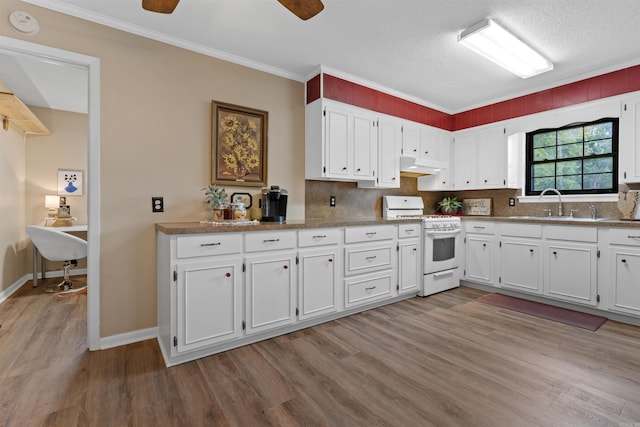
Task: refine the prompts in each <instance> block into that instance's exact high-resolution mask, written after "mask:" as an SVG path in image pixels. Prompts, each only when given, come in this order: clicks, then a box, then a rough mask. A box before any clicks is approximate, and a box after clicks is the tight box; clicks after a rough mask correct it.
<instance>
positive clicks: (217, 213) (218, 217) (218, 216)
mask: <svg viewBox="0 0 640 427" xmlns="http://www.w3.org/2000/svg"><path fill="white" fill-rule="evenodd" d="M212 219H213V220H214V221H222V220H224V208H223V207H219V208H213V218H212Z"/></svg>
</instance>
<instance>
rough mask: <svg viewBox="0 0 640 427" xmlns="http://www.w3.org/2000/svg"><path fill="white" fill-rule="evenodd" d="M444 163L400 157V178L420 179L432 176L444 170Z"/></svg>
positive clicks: (445, 165)
mask: <svg viewBox="0 0 640 427" xmlns="http://www.w3.org/2000/svg"><path fill="white" fill-rule="evenodd" d="M447 166H448V164H447V163H446V162H439V161H437V160H428V159H418V158H416V157H411V156H401V157H400V176H409V177H415V178H417V177H420V176H425V175H433V174H436V173H438V172H440V171H441V170H443V169H446V168H447Z"/></svg>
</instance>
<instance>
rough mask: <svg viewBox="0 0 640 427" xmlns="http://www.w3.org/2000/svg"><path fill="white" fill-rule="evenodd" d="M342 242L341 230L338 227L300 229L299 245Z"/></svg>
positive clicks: (303, 246)
mask: <svg viewBox="0 0 640 427" xmlns="http://www.w3.org/2000/svg"><path fill="white" fill-rule="evenodd" d="M338 243H340V230H339V229H337V228H318V229H314V230H300V231H298V246H300V247H302V248H305V247H308V246H322V245H337V244H338Z"/></svg>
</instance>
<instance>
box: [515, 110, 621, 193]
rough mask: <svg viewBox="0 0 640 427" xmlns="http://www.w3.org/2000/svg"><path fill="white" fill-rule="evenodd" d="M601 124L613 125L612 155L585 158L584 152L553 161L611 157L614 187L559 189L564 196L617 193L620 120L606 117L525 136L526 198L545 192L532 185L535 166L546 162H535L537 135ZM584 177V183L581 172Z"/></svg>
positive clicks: (538, 131)
mask: <svg viewBox="0 0 640 427" xmlns="http://www.w3.org/2000/svg"><path fill="white" fill-rule="evenodd" d="M601 123H611V124H612V135H611V153H607V154H600V155H591V156H585V155H584V151H583V155H582V156H580V157H570V158H566V159H565V158H563V159H558V158H557V156H556V158H555V159H554V160H553V162H558V161H568V160H582V161H584V160H585V159H594V158H608V157H611V158H612V161H613V168H612V171H611V174H612V186H611V188H609V189H587V190H585V189H581V190H562V189H559V190H560V191H561V192H562V194H563V195H564V194H567V195H594V194H612V193H617V192H618V169H619V159H618V147H619V136H620V119H619V118H617V117H604V118H601V119H598V120H593V121H590V122H577V123H571V124H568V125H564V126H561V127H557V128H545V129H537V130H535V131H531V132H527V133H526V135H525V153H526V154H525V191H524V195H525V196H539V195H540V194H541V193H542V191H543V190H541V191H534V190H532V185H533V176H532V173H533V166H534V165H535V164H542V163H545V161H534V160H533V152H534V147H533V139H534V136H535V135H538V134H542V133H548V132H556V133H557V132H560V131H563V130H567V129H573V128H580V127H582V128H584V127H586V126H592V125H597V124H601ZM584 142H585V141H584V133H583V139H582V144H583V145H584ZM555 146H556V149H557V147H558V144H557V140H556V145H555ZM580 175H581V176H582V179H583V183H584V170H583V171H582V172H581V174H580ZM557 178H558V175H557V171H556V174H555V180H556V182H557Z"/></svg>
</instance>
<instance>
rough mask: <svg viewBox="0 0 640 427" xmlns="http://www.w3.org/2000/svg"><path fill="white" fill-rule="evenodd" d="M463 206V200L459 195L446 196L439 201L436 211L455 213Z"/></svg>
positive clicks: (448, 213)
mask: <svg viewBox="0 0 640 427" xmlns="http://www.w3.org/2000/svg"><path fill="white" fill-rule="evenodd" d="M461 207H462V202H461V201H460V200H458V198H457V197H445V198H444V199H442V200H440V201H439V202H438V205H437V209H436V211H438V212H441V213H443V214H447V215H455V214H457V213H458V210H459V209H460V208H461Z"/></svg>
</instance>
